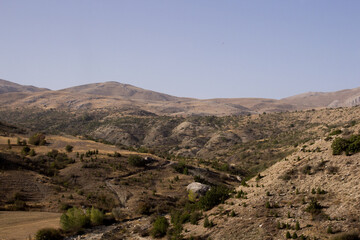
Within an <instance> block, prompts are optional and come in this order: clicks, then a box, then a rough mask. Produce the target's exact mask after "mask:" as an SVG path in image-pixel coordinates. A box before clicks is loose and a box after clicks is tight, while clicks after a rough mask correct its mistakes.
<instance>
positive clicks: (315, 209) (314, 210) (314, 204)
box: [305, 198, 323, 215]
mask: <svg viewBox="0 0 360 240" xmlns="http://www.w3.org/2000/svg"><path fill="white" fill-rule="evenodd" d="M321 209H323V206H321V205H320V203H318V201H317V200H316V199H314V198H312V199H311V202H310V203H309V206H307V208H306V209H305V211H307V212H309V213H311V214H314V215H316V214H319V213H320V212H321Z"/></svg>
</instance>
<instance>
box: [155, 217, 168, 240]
mask: <svg viewBox="0 0 360 240" xmlns="http://www.w3.org/2000/svg"><path fill="white" fill-rule="evenodd" d="M168 227H169V222H168V220H167V219H166V218H165V217H163V216H159V217H157V218H156V220H155V222H154V223H153V228H152V230H151V235H152V236H153V237H154V238H160V237H163V236H165V234H166V231H167V229H168Z"/></svg>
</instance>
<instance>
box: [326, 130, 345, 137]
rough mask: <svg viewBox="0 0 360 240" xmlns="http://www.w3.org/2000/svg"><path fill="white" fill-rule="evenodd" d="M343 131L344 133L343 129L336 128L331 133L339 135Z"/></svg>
mask: <svg viewBox="0 0 360 240" xmlns="http://www.w3.org/2000/svg"><path fill="white" fill-rule="evenodd" d="M341 133H342V131H341V130H340V129H336V130H334V131H332V132H331V133H330V134H329V135H330V136H334V135H339V134H341Z"/></svg>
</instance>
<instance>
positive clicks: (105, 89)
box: [60, 82, 186, 101]
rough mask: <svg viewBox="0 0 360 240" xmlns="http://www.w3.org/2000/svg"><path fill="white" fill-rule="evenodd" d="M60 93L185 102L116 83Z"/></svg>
mask: <svg viewBox="0 0 360 240" xmlns="http://www.w3.org/2000/svg"><path fill="white" fill-rule="evenodd" d="M60 91H61V92H70V93H85V94H92V95H101V96H108V97H122V98H126V99H132V100H135V99H140V100H145V101H179V100H186V99H185V98H178V97H174V96H170V95H167V94H163V93H158V92H154V91H149V90H145V89H142V88H138V87H135V86H132V85H130V84H122V83H118V82H105V83H93V84H86V85H81V86H76V87H71V88H66V89H63V90H60Z"/></svg>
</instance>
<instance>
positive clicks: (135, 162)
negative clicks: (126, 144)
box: [128, 155, 146, 167]
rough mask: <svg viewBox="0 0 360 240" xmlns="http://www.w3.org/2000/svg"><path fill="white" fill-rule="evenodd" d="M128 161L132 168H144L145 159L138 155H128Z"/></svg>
mask: <svg viewBox="0 0 360 240" xmlns="http://www.w3.org/2000/svg"><path fill="white" fill-rule="evenodd" d="M128 161H129V164H130V165H132V166H134V167H144V166H145V165H146V161H145V159H144V158H142V157H140V156H138V155H130V156H129V158H128Z"/></svg>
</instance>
